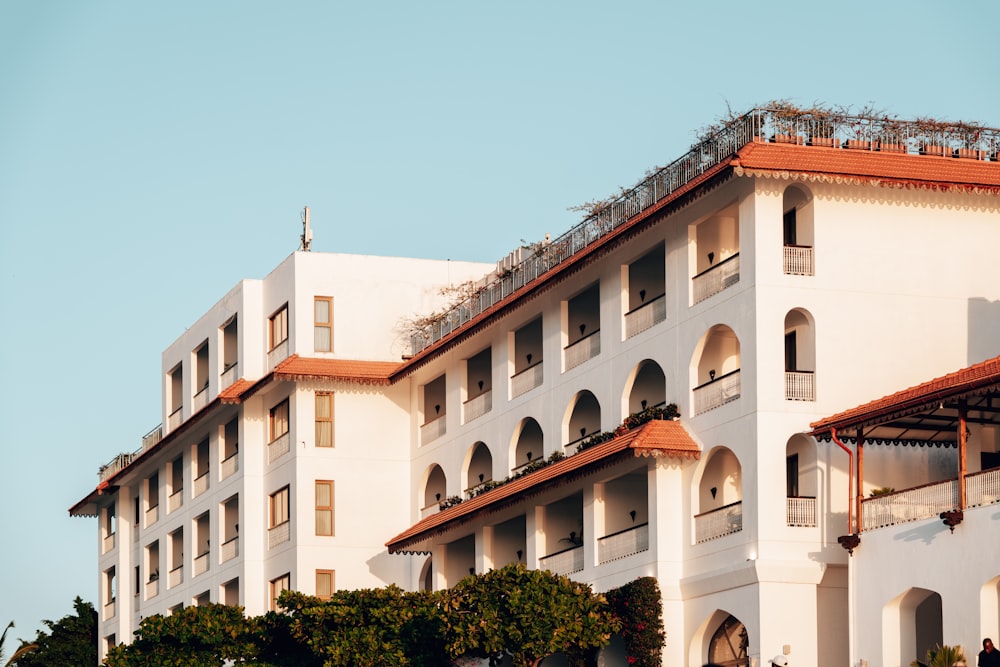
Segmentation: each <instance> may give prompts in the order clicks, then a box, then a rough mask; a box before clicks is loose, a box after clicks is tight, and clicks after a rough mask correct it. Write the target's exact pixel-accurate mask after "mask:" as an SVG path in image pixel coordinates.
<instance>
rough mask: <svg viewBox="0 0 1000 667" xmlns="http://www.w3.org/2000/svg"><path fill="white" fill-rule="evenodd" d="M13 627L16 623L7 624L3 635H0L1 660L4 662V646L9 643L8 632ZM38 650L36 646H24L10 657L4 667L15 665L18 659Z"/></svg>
mask: <svg viewBox="0 0 1000 667" xmlns="http://www.w3.org/2000/svg"><path fill="white" fill-rule="evenodd" d="M13 627H14V621H11V622H10V623H8V624H7V627H6V628H4V630H3V634H2V635H0V660H3V645H4V643H6V641H7V631H8V630H10V629H11V628H13ZM36 648H38V647H37V646H35V645H34V644H22V645H21V647H20V648H18V649H17V650H16V651H14V655H12V656H10V660H8V661H7V662H5V663H4V667H9V665H13V664H14V663H15V662H16V661H17V659H18V658H20V657H22V656H24V655H25V654H27V653H28V652H30V651H34V650H35V649H36Z"/></svg>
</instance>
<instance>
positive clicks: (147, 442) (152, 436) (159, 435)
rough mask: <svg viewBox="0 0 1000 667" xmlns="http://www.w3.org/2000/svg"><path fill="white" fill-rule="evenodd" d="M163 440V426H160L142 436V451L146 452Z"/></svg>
mask: <svg viewBox="0 0 1000 667" xmlns="http://www.w3.org/2000/svg"><path fill="white" fill-rule="evenodd" d="M162 439H163V424H158V425H157V426H156V428H154V429H153V430H152V431H150V432H149V433H147V434H146V435H144V436H142V451H146V450H147V449H149V448H150V447H152V446H153V445H155V444H156V443H158V442H159V441H160V440H162Z"/></svg>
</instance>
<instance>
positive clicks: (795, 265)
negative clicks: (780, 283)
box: [782, 245, 815, 276]
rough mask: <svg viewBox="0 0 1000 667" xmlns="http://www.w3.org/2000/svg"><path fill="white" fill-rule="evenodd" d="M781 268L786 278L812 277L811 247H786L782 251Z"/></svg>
mask: <svg viewBox="0 0 1000 667" xmlns="http://www.w3.org/2000/svg"><path fill="white" fill-rule="evenodd" d="M782 267H783V269H784V271H785V275H787V276H811V275H814V271H815V269H814V268H813V249H812V247H810V246H802V245H786V246H785V247H784V251H783V257H782Z"/></svg>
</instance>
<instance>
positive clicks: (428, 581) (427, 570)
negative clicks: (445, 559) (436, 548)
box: [417, 556, 434, 591]
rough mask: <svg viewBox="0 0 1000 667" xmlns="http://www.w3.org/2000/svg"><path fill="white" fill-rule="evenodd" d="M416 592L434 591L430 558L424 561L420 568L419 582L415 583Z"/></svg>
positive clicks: (432, 568)
mask: <svg viewBox="0 0 1000 667" xmlns="http://www.w3.org/2000/svg"><path fill="white" fill-rule="evenodd" d="M417 587H418V590H421V591H433V590H434V567H433V562H432V559H431V557H430V556H428V557H427V560H425V561H424V564H423V566H422V567H421V568H420V580H419V581H418V582H417Z"/></svg>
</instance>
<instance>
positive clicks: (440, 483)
mask: <svg viewBox="0 0 1000 667" xmlns="http://www.w3.org/2000/svg"><path fill="white" fill-rule="evenodd" d="M447 492H448V483H447V480H446V479H445V476H444V470H442V469H441V466H439V465H437V464H436V463H435V464H434V465H433V466H431V468H430V470H429V471H428V473H427V482H426V483H425V484H424V504H423V507H424V509H425V510H427V509H432V508H436V507H437V505H438V503H440V502H441V501H442V500H444V499H445V498H446V497H447Z"/></svg>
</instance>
